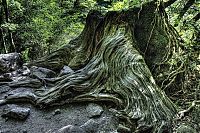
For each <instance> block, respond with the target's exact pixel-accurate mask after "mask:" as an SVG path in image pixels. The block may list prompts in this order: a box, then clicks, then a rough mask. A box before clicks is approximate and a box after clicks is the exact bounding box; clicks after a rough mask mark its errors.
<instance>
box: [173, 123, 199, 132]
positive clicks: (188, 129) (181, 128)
mask: <svg viewBox="0 0 200 133" xmlns="http://www.w3.org/2000/svg"><path fill="white" fill-rule="evenodd" d="M176 133H197V131H196V130H195V129H193V128H192V127H190V126H188V125H180V126H179V127H178V128H177V129H176Z"/></svg>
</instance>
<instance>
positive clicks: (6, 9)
mask: <svg viewBox="0 0 200 133" xmlns="http://www.w3.org/2000/svg"><path fill="white" fill-rule="evenodd" d="M2 4H3V7H4V12H5V18H6V23H9V11H8V4H7V1H6V0H2ZM8 40H9V44H10V46H9V47H10V49H9V52H15V44H14V41H13V36H12V32H11V31H10V30H9V29H8Z"/></svg>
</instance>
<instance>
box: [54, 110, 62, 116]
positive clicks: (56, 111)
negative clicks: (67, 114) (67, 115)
mask: <svg viewBox="0 0 200 133" xmlns="http://www.w3.org/2000/svg"><path fill="white" fill-rule="evenodd" d="M58 114H61V110H60V109H56V110H55V111H54V113H53V115H58Z"/></svg>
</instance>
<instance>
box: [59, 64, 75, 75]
mask: <svg viewBox="0 0 200 133" xmlns="http://www.w3.org/2000/svg"><path fill="white" fill-rule="evenodd" d="M71 73H74V71H73V70H72V69H71V68H70V67H69V66H64V67H63V68H62V70H61V71H60V74H59V75H60V76H62V75H67V74H71Z"/></svg>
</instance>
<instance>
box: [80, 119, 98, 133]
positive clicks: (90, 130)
mask: <svg viewBox="0 0 200 133" xmlns="http://www.w3.org/2000/svg"><path fill="white" fill-rule="evenodd" d="M80 128H82V129H84V130H85V131H86V133H96V132H97V131H98V128H99V123H98V122H96V121H95V120H93V119H90V120H88V121H87V122H86V123H85V124H83V125H81V126H80Z"/></svg>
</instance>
